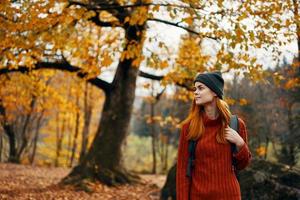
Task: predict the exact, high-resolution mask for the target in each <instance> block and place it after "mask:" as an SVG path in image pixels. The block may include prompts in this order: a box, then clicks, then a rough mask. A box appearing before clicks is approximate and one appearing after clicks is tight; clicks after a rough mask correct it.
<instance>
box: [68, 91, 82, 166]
mask: <svg viewBox="0 0 300 200" xmlns="http://www.w3.org/2000/svg"><path fill="white" fill-rule="evenodd" d="M76 104H77V106H78V107H80V105H79V94H77V96H76ZM79 112H80V111H77V112H76V123H75V134H74V137H73V146H72V154H71V159H70V165H69V166H70V167H72V165H73V161H74V158H75V153H76V149H77V138H78V134H79V119H80V113H79Z"/></svg>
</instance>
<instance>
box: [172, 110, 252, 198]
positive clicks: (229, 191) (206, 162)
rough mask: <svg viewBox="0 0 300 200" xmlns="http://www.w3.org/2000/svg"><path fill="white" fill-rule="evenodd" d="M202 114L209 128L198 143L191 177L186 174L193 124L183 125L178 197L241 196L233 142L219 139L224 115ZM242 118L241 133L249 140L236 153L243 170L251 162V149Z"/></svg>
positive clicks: (240, 123) (179, 155)
mask: <svg viewBox="0 0 300 200" xmlns="http://www.w3.org/2000/svg"><path fill="white" fill-rule="evenodd" d="M202 118H203V123H204V126H205V132H204V134H203V135H202V137H201V138H200V139H199V140H198V143H197V146H196V150H195V156H196V159H195V166H194V169H193V171H192V179H191V180H190V179H189V177H187V176H186V170H187V162H188V140H187V138H186V136H187V134H188V127H189V124H184V125H183V127H182V129H181V133H180V139H179V147H178V158H177V172H176V195H177V200H240V199H241V191H240V185H239V183H238V181H237V178H236V176H235V173H234V170H233V168H232V153H231V148H230V144H220V143H218V142H217V140H216V134H217V133H218V131H219V129H220V128H221V118H220V117H218V118H217V119H214V120H211V119H209V118H208V117H207V115H206V114H202ZM238 121H239V134H240V136H241V137H242V138H243V139H244V141H245V144H244V145H243V146H242V147H241V148H240V149H239V151H238V152H237V153H236V154H234V155H233V156H234V157H236V159H237V169H238V170H241V169H244V168H245V167H247V166H248V165H249V163H250V160H251V152H250V151H249V148H248V138H247V130H246V126H245V123H244V121H243V120H242V119H240V118H238ZM189 193H190V194H189Z"/></svg>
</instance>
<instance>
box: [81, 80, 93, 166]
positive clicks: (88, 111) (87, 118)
mask: <svg viewBox="0 0 300 200" xmlns="http://www.w3.org/2000/svg"><path fill="white" fill-rule="evenodd" d="M88 97H89V85H88V82H86V83H85V91H84V124H83V130H82V142H81V151H80V157H79V161H83V158H84V156H85V155H86V152H87V148H88V136H89V132H90V128H89V126H90V122H91V117H92V106H91V105H90V102H89V98H88Z"/></svg>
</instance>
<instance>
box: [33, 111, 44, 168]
mask: <svg viewBox="0 0 300 200" xmlns="http://www.w3.org/2000/svg"><path fill="white" fill-rule="evenodd" d="M44 111H45V110H44V109H43V110H42V112H41V114H40V115H39V117H38V119H37V125H36V129H35V134H34V138H33V149H32V153H31V155H30V157H29V162H30V164H33V162H34V158H35V154H36V151H37V142H38V140H39V134H40V128H41V124H42V118H43V115H44Z"/></svg>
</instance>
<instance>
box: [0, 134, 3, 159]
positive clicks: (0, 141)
mask: <svg viewBox="0 0 300 200" xmlns="http://www.w3.org/2000/svg"><path fill="white" fill-rule="evenodd" d="M2 151H3V136H2V133H0V162H2Z"/></svg>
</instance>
